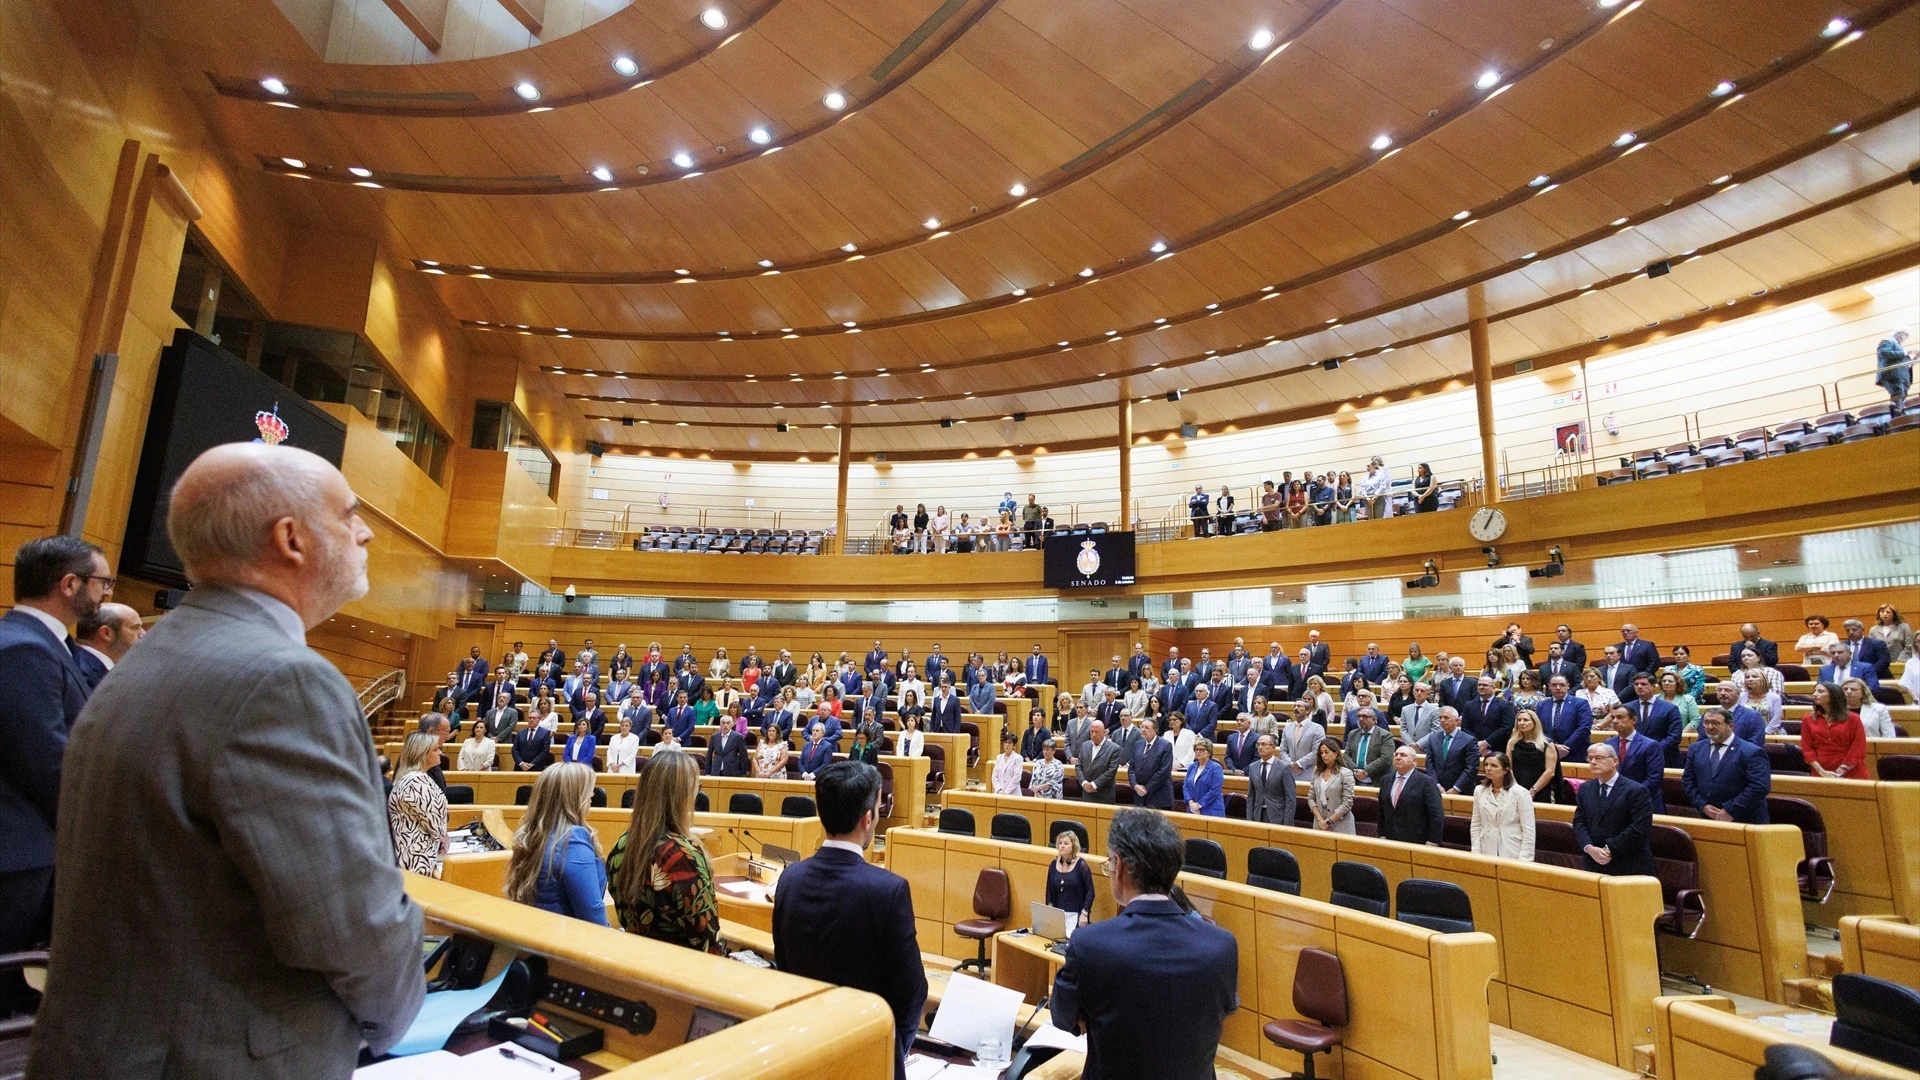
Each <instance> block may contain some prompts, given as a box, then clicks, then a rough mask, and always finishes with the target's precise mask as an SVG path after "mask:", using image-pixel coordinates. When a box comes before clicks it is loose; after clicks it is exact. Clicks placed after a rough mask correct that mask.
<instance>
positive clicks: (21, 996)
mask: <svg viewBox="0 0 1920 1080" xmlns="http://www.w3.org/2000/svg"><path fill="white" fill-rule="evenodd" d="M52 925H53V867H51V866H42V867H38V868H35V869H32V870H15V871H12V872H10V873H5V874H0V953H16V952H25V951H27V950H29V949H38V948H43V947H45V945H46V942H47V935H48V933H49V931H50V930H51V929H52ZM39 1000H40V995H39V993H37V992H36V991H34V990H33V989H32V988H30V987H28V986H27V980H26V976H24V975H22V974H21V973H20V972H18V971H6V972H0V1017H7V1016H12V1015H14V1014H16V1013H20V1012H29V1011H31V1010H32V1009H33V1008H34V1007H35V1005H36V1004H37V1003H38V1002H39Z"/></svg>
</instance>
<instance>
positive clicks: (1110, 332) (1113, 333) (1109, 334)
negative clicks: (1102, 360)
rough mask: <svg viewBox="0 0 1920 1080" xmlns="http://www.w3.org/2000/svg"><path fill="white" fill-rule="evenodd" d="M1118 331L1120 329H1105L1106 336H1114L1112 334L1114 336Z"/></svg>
mask: <svg viewBox="0 0 1920 1080" xmlns="http://www.w3.org/2000/svg"><path fill="white" fill-rule="evenodd" d="M1119 333H1120V331H1118V330H1109V331H1107V336H1108V337H1114V336H1116V335H1118V334H1119Z"/></svg>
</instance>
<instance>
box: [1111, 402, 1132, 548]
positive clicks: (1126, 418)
mask: <svg viewBox="0 0 1920 1080" xmlns="http://www.w3.org/2000/svg"><path fill="white" fill-rule="evenodd" d="M1115 443H1116V444H1117V447H1118V449H1119V451H1120V529H1121V531H1122V532H1124V531H1126V530H1128V529H1131V528H1133V385H1132V380H1130V379H1121V380H1120V408H1119V435H1118V437H1117V438H1116V439H1115Z"/></svg>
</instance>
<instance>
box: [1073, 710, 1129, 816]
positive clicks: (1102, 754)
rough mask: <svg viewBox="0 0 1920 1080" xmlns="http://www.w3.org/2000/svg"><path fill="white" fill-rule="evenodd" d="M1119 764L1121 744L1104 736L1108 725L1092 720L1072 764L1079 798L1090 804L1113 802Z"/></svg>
mask: <svg viewBox="0 0 1920 1080" xmlns="http://www.w3.org/2000/svg"><path fill="white" fill-rule="evenodd" d="M1120 765H1121V761H1120V747H1119V746H1118V745H1117V744H1115V743H1114V741H1113V740H1112V739H1109V738H1107V725H1105V724H1103V723H1101V722H1100V721H1098V720H1095V721H1094V722H1093V723H1092V724H1091V725H1089V726H1088V728H1087V741H1086V742H1085V743H1083V744H1082V745H1081V747H1080V761H1079V764H1077V765H1076V766H1075V767H1074V768H1075V769H1076V771H1077V772H1078V773H1079V776H1080V797H1081V798H1082V799H1084V800H1086V801H1087V802H1092V803H1111V802H1113V801H1114V793H1113V788H1114V784H1115V783H1116V782H1117V781H1116V780H1115V776H1116V775H1117V774H1118V773H1119V772H1120Z"/></svg>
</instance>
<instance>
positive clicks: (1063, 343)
mask: <svg viewBox="0 0 1920 1080" xmlns="http://www.w3.org/2000/svg"><path fill="white" fill-rule="evenodd" d="M1054 344H1056V345H1065V344H1066V342H1064V341H1057V342H1055V343H1054Z"/></svg>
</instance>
